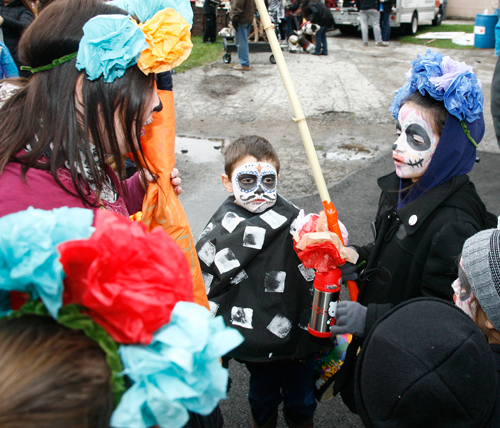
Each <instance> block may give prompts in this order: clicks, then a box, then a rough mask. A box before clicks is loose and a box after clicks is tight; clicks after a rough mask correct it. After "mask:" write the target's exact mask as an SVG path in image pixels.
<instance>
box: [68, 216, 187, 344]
mask: <svg viewBox="0 0 500 428" xmlns="http://www.w3.org/2000/svg"><path fill="white" fill-rule="evenodd" d="M95 226H96V231H95V232H94V234H93V235H92V237H91V238H90V239H87V240H77V241H69V242H66V243H64V244H61V245H60V246H59V247H58V248H59V251H60V253H61V257H60V261H61V263H62V265H63V269H64V272H65V273H66V279H65V280H64V288H65V290H64V304H70V303H77V304H79V305H82V306H84V307H85V308H87V309H88V313H89V315H90V316H91V317H92V319H93V320H94V321H95V322H96V323H98V324H100V325H102V326H103V327H104V328H105V329H106V331H107V332H108V334H109V335H110V336H111V337H112V338H113V339H114V340H115V341H117V342H119V343H123V344H133V343H142V344H149V343H150V342H151V339H152V333H154V332H155V331H156V330H158V329H159V328H160V327H161V326H163V325H164V324H166V323H167V322H168V321H169V320H170V313H171V312H172V309H173V308H174V306H175V304H176V303H177V302H178V301H189V302H192V301H193V287H192V281H191V274H190V270H189V266H188V263H187V260H186V257H185V255H184V253H183V252H182V250H181V249H180V248H179V246H178V245H177V244H176V243H175V241H174V240H173V239H172V238H170V236H168V234H167V233H166V232H165V231H164V230H163V229H161V228H157V229H154V230H153V231H152V232H151V233H147V231H146V227H145V226H144V225H143V224H142V223H138V222H131V221H130V220H129V219H127V218H125V217H121V216H119V215H117V214H114V213H110V212H108V211H98V212H97V214H96V220H95Z"/></svg>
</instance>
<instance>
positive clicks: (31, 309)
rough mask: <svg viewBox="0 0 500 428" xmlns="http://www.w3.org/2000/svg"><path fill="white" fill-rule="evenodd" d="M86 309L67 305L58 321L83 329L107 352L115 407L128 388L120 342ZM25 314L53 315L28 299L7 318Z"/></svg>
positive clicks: (67, 325) (73, 328) (39, 303)
mask: <svg viewBox="0 0 500 428" xmlns="http://www.w3.org/2000/svg"><path fill="white" fill-rule="evenodd" d="M82 310H84V308H82V307H81V306H78V305H66V306H63V307H62V308H61V309H59V314H58V318H57V322H58V323H59V324H61V325H63V326H65V327H68V328H70V329H72V330H82V331H83V333H84V334H85V336H87V337H88V338H89V339H92V340H93V341H95V342H97V344H98V345H99V346H100V348H101V349H102V350H103V351H104V353H105V354H106V362H107V363H108V366H109V370H110V371H111V379H110V380H111V389H112V391H113V395H114V397H115V407H116V406H118V403H120V400H121V398H122V395H123V393H124V392H125V390H126V389H127V388H126V386H125V378H124V377H123V376H122V375H121V373H122V372H123V364H122V360H121V358H120V355H119V354H118V344H117V343H116V342H115V341H114V340H113V339H112V338H111V336H110V335H109V334H108V333H107V332H106V330H105V329H104V327H102V326H100V325H99V324H96V323H95V322H94V321H93V320H92V318H90V317H89V316H88V315H85V314H83V313H82V312H81V311H82ZM23 315H40V316H51V315H50V313H49V311H47V308H46V307H45V305H44V304H43V302H42V301H40V300H28V302H26V303H25V304H24V305H23V306H22V307H21V309H19V310H18V311H12V312H11V313H10V314H9V315H8V316H7V318H19V317H21V316H23Z"/></svg>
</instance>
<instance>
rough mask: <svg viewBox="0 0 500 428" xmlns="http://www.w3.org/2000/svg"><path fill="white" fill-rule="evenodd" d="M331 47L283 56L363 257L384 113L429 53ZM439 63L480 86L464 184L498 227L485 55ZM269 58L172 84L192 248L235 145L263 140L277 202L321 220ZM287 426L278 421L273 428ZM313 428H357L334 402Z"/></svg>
mask: <svg viewBox="0 0 500 428" xmlns="http://www.w3.org/2000/svg"><path fill="white" fill-rule="evenodd" d="M328 47H329V53H330V54H329V56H326V57H314V56H310V55H307V54H291V53H288V52H285V54H284V55H285V59H286V61H287V64H288V67H289V70H290V74H291V76H292V80H293V81H294V84H295V87H296V89H297V92H298V96H299V99H300V101H301V103H302V108H303V110H304V113H305V115H306V117H307V122H308V124H309V129H310V131H311V135H312V136H313V141H314V144H315V147H316V153H317V155H318V158H319V159H320V164H321V166H322V169H323V173H324V175H325V180H326V183H327V186H328V190H329V193H330V196H331V198H332V201H333V202H334V204H335V206H336V208H337V210H338V212H339V218H340V219H341V220H342V221H343V222H344V223H345V224H346V226H347V228H348V230H349V234H350V238H349V239H350V242H351V243H356V244H360V245H362V244H365V243H368V242H370V240H371V238H372V236H371V231H370V226H369V225H370V222H371V221H373V219H374V216H375V211H376V206H377V201H378V198H379V191H378V188H377V185H376V179H377V178H378V177H380V176H382V175H385V174H387V173H389V172H391V171H392V170H393V168H394V166H393V162H392V159H391V146H392V144H393V142H394V140H395V136H394V133H395V121H394V119H393V118H392V117H391V116H390V114H389V113H388V112H387V108H388V106H389V105H390V103H391V100H392V96H393V92H394V90H396V89H398V88H399V87H400V86H402V85H403V83H404V74H405V72H406V71H407V70H408V69H409V67H410V61H411V60H412V59H414V58H416V56H417V54H423V53H425V49H426V48H425V46H424V47H423V46H416V45H407V44H401V43H398V42H393V41H391V43H390V46H389V47H388V48H378V47H375V46H374V44H373V41H371V45H370V46H369V47H368V48H363V47H362V44H361V39H360V37H345V36H341V35H340V34H338V32H334V33H330V34H329V37H328ZM439 51H440V52H441V53H443V54H445V55H450V56H451V57H452V58H453V59H455V60H460V61H465V62H467V63H468V64H470V65H473V66H474V71H475V72H476V74H477V75H478V77H479V79H480V80H481V81H482V84H483V90H484V93H485V105H484V112H485V120H486V134H485V137H484V139H483V141H482V142H481V144H480V146H479V150H478V157H479V158H480V161H479V163H476V165H475V167H474V169H473V171H472V172H471V174H470V177H471V179H472V181H473V182H474V183H475V185H476V188H477V190H478V193H479V195H480V196H481V198H482V199H483V201H484V202H485V204H486V206H487V207H488V209H489V211H491V212H493V213H495V214H497V215H498V214H500V198H499V195H500V168H499V165H500V149H499V147H498V143H497V141H496V138H495V135H494V132H493V125H492V119H491V115H490V89H491V78H492V74H493V69H494V67H495V64H496V57H495V54H494V51H493V49H486V50H482V49H481V50H480V49H474V50H439ZM268 56H269V54H251V71H250V72H236V71H234V70H232V69H231V68H230V67H229V66H228V65H227V64H224V63H223V62H222V60H219V61H218V62H216V63H214V64H209V65H207V66H204V67H199V68H197V69H193V70H190V71H188V72H185V73H180V74H176V75H175V76H174V94H175V100H176V116H177V120H176V123H177V135H178V136H179V139H178V147H177V149H176V151H177V152H178V154H177V167H178V168H179V170H180V173H181V177H182V179H183V189H184V193H183V194H182V195H181V200H182V202H183V205H184V207H185V209H186V212H187V215H188V218H189V220H190V223H191V227H192V229H193V232H194V235H195V237H196V236H198V235H199V234H200V233H201V231H202V230H203V228H204V226H205V224H206V223H207V221H208V219H209V218H210V216H211V215H212V214H213V212H214V211H215V210H216V209H217V208H218V206H219V205H220V203H221V202H222V200H223V199H225V198H226V197H227V196H228V193H227V192H226V191H225V190H224V189H223V187H222V185H221V184H220V174H221V173H222V170H223V155H222V152H223V149H224V147H225V146H226V145H227V144H228V143H229V142H230V141H231V140H233V139H235V138H237V137H239V136H240V135H248V134H258V135H262V136H264V137H266V138H267V139H269V140H270V141H271V143H272V144H273V145H274V146H275V147H276V148H277V150H278V154H279V156H280V160H281V162H282V170H281V178H280V183H279V189H278V190H279V191H280V193H282V194H283V195H284V196H285V197H287V198H289V199H291V200H292V202H294V203H295V204H296V205H298V206H299V207H302V208H304V209H305V210H306V212H318V211H319V210H320V209H321V208H322V207H321V200H320V198H319V196H318V194H317V192H316V187H315V184H314V180H313V179H312V175H311V173H310V168H309V165H308V162H307V158H306V156H305V152H304V148H303V146H302V142H301V138H300V135H299V132H298V127H297V125H296V124H295V123H294V122H293V120H292V118H293V111H292V109H291V107H290V102H289V100H288V97H287V95H286V92H285V90H284V87H283V83H282V81H281V77H280V75H279V72H278V70H277V67H276V66H274V65H271V64H270V63H269V58H268ZM181 136H182V137H181ZM187 137H189V138H187ZM182 147H183V149H182ZM181 150H184V153H181ZM229 372H230V376H231V378H232V380H233V383H232V388H231V390H230V392H229V395H228V399H227V400H224V401H223V402H221V409H222V412H223V415H224V418H225V426H226V427H228V428H240V427H241V428H248V427H250V426H251V424H250V418H249V411H248V403H247V391H248V380H249V379H248V372H247V371H246V369H245V367H244V366H242V365H241V364H239V363H237V362H234V361H232V362H231V364H230V369H229ZM285 426H286V425H285V423H284V420H283V418H282V416H281V415H280V418H279V421H278V428H283V427H285ZM315 427H316V428H335V427H343V428H349V427H353V428H358V427H362V424H361V421H360V419H359V417H358V416H357V415H354V414H351V413H350V412H349V411H348V410H347V408H346V407H345V406H344V404H343V403H342V400H341V399H340V397H334V398H333V399H331V400H329V401H327V402H325V403H320V404H319V406H318V410H317V412H316V415H315Z"/></svg>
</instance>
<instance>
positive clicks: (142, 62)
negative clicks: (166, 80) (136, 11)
mask: <svg viewBox="0 0 500 428" xmlns="http://www.w3.org/2000/svg"><path fill="white" fill-rule="evenodd" d="M139 26H140V27H141V29H142V31H143V33H144V35H145V36H146V42H147V43H148V47H147V48H146V49H145V50H143V51H142V52H141V56H140V57H139V61H138V62H137V65H138V67H139V68H140V69H141V70H142V72H143V73H144V74H146V75H148V74H149V73H161V72H164V71H168V70H171V69H172V68H174V67H177V66H178V65H180V64H181V63H182V62H183V61H184V60H186V59H187V57H188V56H189V54H190V53H191V49H192V48H193V43H192V42H191V32H190V31H189V24H188V23H187V22H186V21H185V20H184V18H183V17H182V15H181V14H180V13H179V12H176V11H175V10H174V9H172V8H167V9H163V10H161V11H159V12H157V13H156V14H155V15H154V16H153V17H152V18H151V19H150V20H148V21H146V22H145V23H144V24H140V25H139Z"/></svg>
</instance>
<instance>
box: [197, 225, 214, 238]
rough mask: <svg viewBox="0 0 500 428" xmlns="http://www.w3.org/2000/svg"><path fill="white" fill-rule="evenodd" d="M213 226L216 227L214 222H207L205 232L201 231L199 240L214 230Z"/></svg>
mask: <svg viewBox="0 0 500 428" xmlns="http://www.w3.org/2000/svg"><path fill="white" fill-rule="evenodd" d="M213 228H214V225H213V223H212V222H210V223H208V224H207V227H205V229H204V230H203V232H201V235H200V237H199V238H198V240H199V241H201V240H202V239H203V238H204V237H205V235H206V234H207V233H210V232H211V231H212V229H213Z"/></svg>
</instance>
